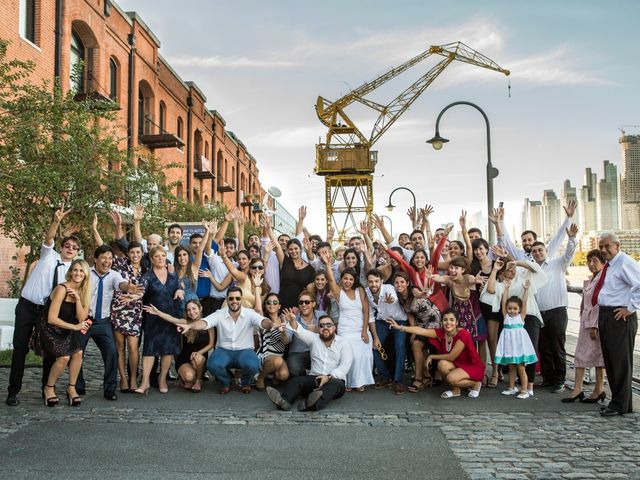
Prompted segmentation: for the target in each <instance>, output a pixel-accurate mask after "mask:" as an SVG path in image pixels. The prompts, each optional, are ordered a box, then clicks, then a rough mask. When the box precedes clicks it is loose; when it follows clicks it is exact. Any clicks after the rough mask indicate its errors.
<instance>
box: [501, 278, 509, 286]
mask: <svg viewBox="0 0 640 480" xmlns="http://www.w3.org/2000/svg"><path fill="white" fill-rule="evenodd" d="M502 284H503V285H504V288H506V289H508V288H509V287H510V286H511V279H510V278H505V279H504V281H503V282H502Z"/></svg>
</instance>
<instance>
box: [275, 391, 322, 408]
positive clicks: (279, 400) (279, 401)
mask: <svg viewBox="0 0 640 480" xmlns="http://www.w3.org/2000/svg"><path fill="white" fill-rule="evenodd" d="M266 391H267V396H268V397H269V400H271V401H272V402H273V404H274V405H275V406H276V407H278V408H281V409H282V410H287V411H288V410H291V404H290V403H289V402H287V401H286V400H285V399H284V398H283V397H282V395H281V394H280V392H279V391H278V390H276V389H275V388H273V387H267V388H266ZM317 401H318V400H317V399H316V402H317ZM314 403H315V402H314Z"/></svg>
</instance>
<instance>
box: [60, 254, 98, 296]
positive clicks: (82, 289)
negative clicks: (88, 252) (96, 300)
mask: <svg viewBox="0 0 640 480" xmlns="http://www.w3.org/2000/svg"><path fill="white" fill-rule="evenodd" d="M75 265H80V266H81V267H82V271H83V272H84V280H82V283H81V284H80V286H79V287H78V294H79V295H78V296H79V297H80V303H82V306H83V307H84V308H87V307H88V306H89V304H90V303H91V276H90V271H89V264H88V263H87V262H86V261H85V260H82V259H78V260H74V261H73V262H71V266H69V270H67V274H66V275H65V277H64V278H65V279H66V280H67V282H69V281H71V272H72V271H73V267H74V266H75Z"/></svg>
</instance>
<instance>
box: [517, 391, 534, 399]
mask: <svg viewBox="0 0 640 480" xmlns="http://www.w3.org/2000/svg"><path fill="white" fill-rule="evenodd" d="M530 396H531V395H529V391H528V390H525V391H524V392H520V393H519V394H518V396H517V397H516V398H519V399H520V400H524V399H525V398H529V397H530Z"/></svg>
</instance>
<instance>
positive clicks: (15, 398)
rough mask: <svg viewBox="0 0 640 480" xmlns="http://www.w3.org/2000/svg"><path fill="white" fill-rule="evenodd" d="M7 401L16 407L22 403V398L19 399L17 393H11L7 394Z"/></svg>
mask: <svg viewBox="0 0 640 480" xmlns="http://www.w3.org/2000/svg"><path fill="white" fill-rule="evenodd" d="M5 403H6V404H7V405H9V406H10V407H15V406H17V405H18V404H19V403H20V400H18V396H17V394H15V393H10V394H9V395H7V400H6V402H5Z"/></svg>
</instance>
